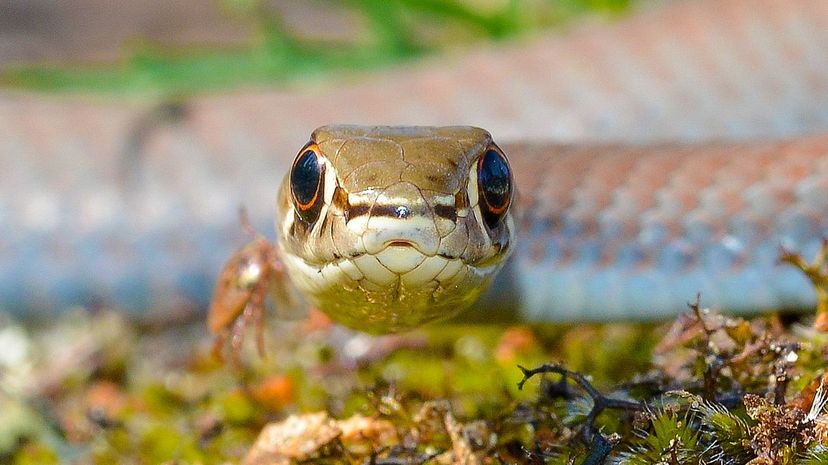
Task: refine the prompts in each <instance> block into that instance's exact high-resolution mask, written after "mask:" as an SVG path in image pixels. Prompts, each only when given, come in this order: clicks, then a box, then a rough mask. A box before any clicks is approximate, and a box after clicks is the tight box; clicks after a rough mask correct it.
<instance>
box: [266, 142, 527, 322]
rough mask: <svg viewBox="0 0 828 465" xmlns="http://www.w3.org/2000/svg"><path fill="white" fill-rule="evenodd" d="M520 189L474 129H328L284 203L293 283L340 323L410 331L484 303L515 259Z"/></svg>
mask: <svg viewBox="0 0 828 465" xmlns="http://www.w3.org/2000/svg"><path fill="white" fill-rule="evenodd" d="M513 191H514V186H513V180H512V174H511V170H510V168H509V163H508V161H507V159H506V156H505V155H504V154H503V152H502V151H501V150H500V148H499V147H498V146H497V145H496V144H495V143H494V142H493V141H492V138H491V135H490V134H489V133H488V132H486V131H484V130H482V129H479V128H473V127H365V126H326V127H322V128H319V129H317V130H316V131H314V133H313V134H312V135H311V139H310V141H309V142H308V143H307V144H306V145H305V146H304V147H303V148H302V149H301V150H300V151H299V153H298V155H297V156H296V160H295V161H294V163H293V166H292V168H291V171H290V173H289V174H288V175H287V176H286V177H285V181H284V182H283V184H282V188H281V190H280V194H279V202H278V205H279V208H278V212H277V231H278V236H279V247H280V249H281V252H282V258H283V260H284V263H285V266H286V267H287V269H288V271H289V274H290V276H291V280H292V281H293V283H294V284H295V285H296V286H297V288H299V290H300V291H301V292H302V293H303V294H304V295H305V296H306V298H307V299H308V300H309V301H310V302H311V303H313V304H314V305H316V306H317V307H319V308H320V309H321V310H323V311H324V312H326V313H328V314H329V315H330V316H331V317H332V318H334V319H335V320H337V321H339V322H341V323H343V324H345V325H347V326H351V327H355V328H357V329H360V330H363V331H368V332H375V333H379V332H393V331H402V330H406V329H409V328H412V327H415V326H418V325H421V324H423V323H426V322H429V321H434V320H439V319H444V318H448V317H450V316H452V315H455V314H457V313H459V312H460V311H461V310H463V309H465V308H467V307H469V306H470V305H472V303H474V302H475V301H476V300H477V298H478V297H479V295H480V294H481V293H482V292H483V291H484V290H485V289H486V288H487V287H488V285H489V284H490V282H491V280H492V278H493V277H494V275H495V274H496V273H497V271H498V270H499V269H500V268H501V266H502V265H503V263H504V262H505V259H506V258H507V257H508V256H509V254H510V252H511V249H512V242H513V240H512V235H513V231H514V220H513V218H512V208H511V206H512V198H513Z"/></svg>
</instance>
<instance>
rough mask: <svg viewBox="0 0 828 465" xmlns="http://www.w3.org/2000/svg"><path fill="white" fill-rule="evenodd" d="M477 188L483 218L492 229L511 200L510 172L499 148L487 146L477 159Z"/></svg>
mask: <svg viewBox="0 0 828 465" xmlns="http://www.w3.org/2000/svg"><path fill="white" fill-rule="evenodd" d="M477 189H478V191H479V193H480V196H479V197H480V212H481V213H482V214H483V220H484V221H485V222H486V226H488V227H489V229H494V228H495V227H496V226H497V225H498V223H500V220H502V219H503V216H504V215H505V214H506V211H507V210H508V209H509V204H510V203H511V202H512V172H511V171H510V170H509V162H507V161H506V157H505V156H504V155H503V154H502V153H501V152H500V151H499V150H496V149H495V148H489V149H488V150H486V153H484V154H483V156H481V157H480V159H479V160H478V162H477Z"/></svg>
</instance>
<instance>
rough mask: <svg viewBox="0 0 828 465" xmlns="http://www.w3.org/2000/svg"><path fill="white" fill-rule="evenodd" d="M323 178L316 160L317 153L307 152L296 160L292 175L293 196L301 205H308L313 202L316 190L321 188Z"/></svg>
mask: <svg viewBox="0 0 828 465" xmlns="http://www.w3.org/2000/svg"><path fill="white" fill-rule="evenodd" d="M321 176H322V171H321V169H320V167H319V161H318V160H317V159H316V153H314V151H313V150H306V151H305V152H304V153H303V154H302V155H300V156H299V159H298V160H296V164H295V165H294V166H293V172H292V173H290V185H291V187H292V188H293V195H294V196H295V197H296V200H297V201H298V202H299V203H300V204H302V205H307V204H309V203H310V202H311V201H312V200H313V197H314V196H315V195H316V190H317V189H318V188H319V181H320V178H321Z"/></svg>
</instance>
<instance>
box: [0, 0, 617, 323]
mask: <svg viewBox="0 0 828 465" xmlns="http://www.w3.org/2000/svg"><path fill="white" fill-rule="evenodd" d="M631 6H632V5H631V2H630V1H629V0H532V1H516V0H499V1H498V0H465V1H461V0H428V1H419V0H387V1H386V0H327V1H326V0H312V1H298V0H296V1H294V0H284V1H257V0H227V1H208V2H203V1H193V0H174V1H156V0H152V1H146V2H128V1H126V2H116V1H110V0H78V1H66V2H63V1H46V0H34V1H28V0H11V1H9V0H6V1H3V2H0V124H2V125H3V127H4V128H5V137H4V138H3V139H2V140H0V162H3V164H5V165H7V166H8V167H9V169H7V170H6V171H5V172H3V173H0V181H2V182H0V202H2V203H0V211H3V210H5V213H6V214H5V215H2V216H0V221H3V224H4V228H8V234H6V235H5V236H4V237H3V238H0V311H4V310H5V311H7V312H11V313H13V314H16V315H19V316H25V317H26V318H35V317H46V318H49V316H50V315H53V314H54V313H56V312H60V311H63V310H65V309H66V308H68V307H71V306H74V305H83V306H86V307H90V306H91V307H95V308H98V307H102V306H103V307H114V308H119V309H128V310H131V311H133V312H134V313H136V314H150V313H158V314H169V313H170V312H172V311H173V310H176V311H178V310H181V309H185V310H184V313H186V314H193V313H194V312H198V310H201V309H203V308H204V307H205V306H206V304H207V302H208V300H209V296H210V292H211V289H212V286H213V283H214V280H215V278H216V276H217V273H218V270H219V269H220V267H221V265H222V263H223V261H224V260H226V259H227V257H229V255H230V254H231V253H232V251H233V249H234V248H236V247H238V246H240V245H241V244H243V243H244V242H245V241H246V240H247V239H248V238H247V236H245V234H244V233H243V232H242V230H241V228H240V227H239V222H238V215H237V209H238V208H239V207H242V206H243V207H245V208H247V209H248V211H249V212H250V214H251V217H252V220H253V223H254V225H255V226H256V228H257V229H258V230H259V231H261V232H263V233H264V234H266V235H268V236H269V237H272V231H273V226H272V224H273V205H274V201H273V198H274V195H275V192H276V190H277V189H278V185H279V182H280V181H281V178H282V175H283V172H284V169H285V167H286V163H287V162H286V160H288V159H289V158H290V157H292V155H293V152H294V151H295V150H296V149H297V148H298V147H300V146H301V145H302V144H303V143H304V142H305V141H306V140H307V137H308V135H309V134H310V131H312V130H313V129H314V128H315V127H317V126H320V125H323V124H329V123H343V122H350V123H363V124H365V123H371V124H432V125H439V124H478V125H481V126H483V127H487V128H490V130H492V131H498V134H499V136H500V137H501V139H500V140H502V137H505V134H506V133H507V132H508V131H507V130H501V128H508V129H511V132H512V134H513V135H514V134H521V135H522V134H523V133H524V132H525V131H528V130H529V126H530V125H532V126H533V127H534V128H535V132H536V133H540V134H548V132H549V128H550V127H562V128H563V131H566V130H567V129H566V126H561V125H554V124H549V123H548V121H547V120H546V119H545V118H534V116H533V113H532V111H520V109H521V108H522V107H523V103H522V102H521V101H520V100H516V101H515V103H514V104H513V106H514V108H515V109H516V110H517V111H520V113H521V114H522V115H523V119H518V118H515V117H514V116H513V114H512V113H508V112H503V111H502V110H501V108H503V106H502V105H499V104H498V105H495V104H494V103H495V102H497V100H498V99H497V98H495V97H489V96H486V94H487V93H489V92H490V90H491V88H492V86H491V81H490V80H489V79H487V78H486V77H485V76H486V73H496V74H502V75H503V76H504V77H506V78H505V79H503V80H501V84H502V86H501V88H502V92H503V93H504V94H506V95H510V94H515V86H519V85H520V84H518V83H517V82H518V81H517V80H513V78H510V77H508V76H514V78H519V76H520V75H521V74H523V71H522V70H521V69H520V61H522V60H523V58H522V57H521V55H519V54H513V55H514V58H513V60H518V61H515V66H514V67H512V66H511V65H510V66H509V67H505V68H504V69H499V68H500V67H499V65H493V66H489V62H490V61H489V59H488V58H487V56H486V55H485V54H483V55H480V54H479V53H478V52H480V51H485V53H488V51H490V50H491V49H492V47H495V45H493V44H492V43H497V44H499V45H497V46H504V47H506V48H509V47H510V46H515V45H517V44H520V43H521V42H524V41H532V40H533V39H534V38H536V37H538V36H540V35H542V33H543V31H549V30H556V31H557V32H552V34H558V33H560V32H561V31H563V30H566V29H567V28H568V27H569V26H571V25H572V24H573V23H574V22H575V20H576V19H579V18H588V19H587V21H590V22H594V23H611V22H613V21H614V20H615V19H617V18H619V17H622V16H623V15H624V14H626V13H628V12H629V11H630V9H631ZM536 47H537V48H538V49H543V48H544V46H543V44H539V45H536ZM470 52H472V53H478V54H477V55H475V56H473V58H471V60H466V64H465V65H463V64H460V63H461V62H462V61H461V59H460V57H462V56H463V55H465V54H467V53H470ZM506 53H507V54H508V53H512V52H508V51H507V52H506ZM441 57H442V58H441ZM424 58H428V59H429V60H442V61H440V62H438V63H435V64H433V65H426V66H425V67H423V66H419V67H418V68H416V69H415V72H413V73H409V72H408V70H409V69H412V68H406V67H407V66H414V67H417V63H418V61H421V60H422V59H424ZM455 64H457V66H455ZM401 66H403V67H402V68H401ZM487 67H489V69H486V68H487ZM384 68H395V69H396V71H391V74H377V73H381V72H382V71H380V70H381V69H384ZM535 68H536V72H535V73H534V74H535V75H536V78H534V82H537V83H540V82H544V81H545V80H546V79H548V77H547V75H548V74H549V70H547V69H545V68H543V67H541V66H536V67H535ZM467 69H471V70H473V71H472V74H468V73H469V71H467ZM474 70H479V71H482V72H479V71H474ZM432 71H437V73H438V74H433V73H432ZM467 74H468V75H467ZM417 75H421V76H422V77H420V78H418V77H416V76H417ZM562 79H565V78H563V77H562ZM572 82H577V81H572ZM544 86H545V84H544ZM343 87H344V90H341V91H340V88H343ZM467 88H469V89H470V90H469V89H467ZM517 92H518V94H517V95H520V93H521V92H522V91H521V90H518V91H517ZM435 93H436V94H441V93H444V94H446V95H447V96H448V97H449V99H448V100H449V101H450V102H451V103H449V104H447V105H446V108H448V109H449V110H450V111H437V110H435V109H433V108H432V107H431V104H430V103H429V95H428V94H435ZM527 95H528V94H527ZM442 100H444V99H442ZM488 100H491V101H492V103H493V104H492V105H488V104H487V103H486V102H487V101H488ZM500 100H503V99H500ZM354 102H358V103H357V104H355V103H354ZM501 103H502V102H501ZM544 105H545V106H544ZM538 108H540V111H541V113H543V112H547V113H548V112H550V111H551V112H553V114H554V113H555V109H554V108H553V107H552V106H550V105H548V104H542V105H540V106H539V107H538ZM535 112H537V109H535ZM562 114H563V113H562ZM598 114H599V115H600V117H605V116H603V115H604V112H603V111H601V112H599V113H598ZM470 115H473V118H470V117H469V116H470ZM533 121H534V124H533Z"/></svg>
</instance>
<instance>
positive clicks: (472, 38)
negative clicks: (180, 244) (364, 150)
mask: <svg viewBox="0 0 828 465" xmlns="http://www.w3.org/2000/svg"><path fill="white" fill-rule="evenodd" d="M632 3H633V1H632V0H525V1H519V0H387V1H383V0H310V1H300V0H270V1H258V0H216V1H207V2H204V1H197V0H172V1H160V0H149V1H142V2H128V1H107V0H76V1H50V0H5V1H3V2H1V3H0V71H2V82H4V83H5V84H6V85H8V86H11V87H14V88H24V89H33V90H40V91H50V92H75V91H85V92H93V93H108V94H110V95H122V94H129V95H133V94H136V93H164V92H176V93H193V92H200V91H207V90H212V91H219V90H227V89H232V88H235V87H239V86H245V85H247V86H249V85H271V86H281V85H284V82H285V80H294V81H296V80H305V79H308V78H321V77H323V76H325V75H326V74H328V73H331V72H334V71H349V70H350V71H352V70H360V69H366V68H376V67H380V66H386V65H389V64H391V63H395V62H399V61H401V60H407V59H412V58H416V57H418V56H421V55H425V54H434V53H440V52H441V51H444V50H447V49H457V48H463V47H469V46H470V45H471V44H474V43H477V42H481V41H502V40H506V39H513V38H515V37H520V36H527V35H532V34H537V33H538V31H540V30H543V29H548V28H559V27H562V26H564V25H566V24H567V23H568V22H569V21H571V20H572V19H574V18H576V17H578V16H581V15H584V14H591V15H593V16H594V17H603V18H607V17H616V16H618V15H620V14H623V13H624V12H626V11H627V10H628V9H629V8H630V6H631V4H632Z"/></svg>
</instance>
